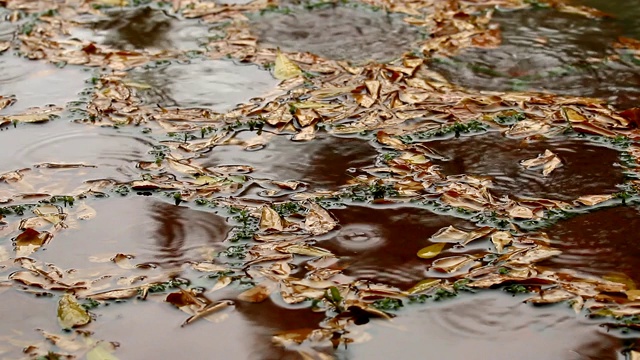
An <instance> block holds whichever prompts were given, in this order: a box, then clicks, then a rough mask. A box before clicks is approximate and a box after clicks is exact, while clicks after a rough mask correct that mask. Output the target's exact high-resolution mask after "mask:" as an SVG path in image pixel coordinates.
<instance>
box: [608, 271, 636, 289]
mask: <svg viewBox="0 0 640 360" xmlns="http://www.w3.org/2000/svg"><path fill="white" fill-rule="evenodd" d="M602 278H603V279H604V280H607V281H611V282H615V283H618V284H624V285H626V287H627V289H628V290H636V289H637V288H636V283H635V282H634V281H633V279H632V278H630V277H629V276H628V275H627V274H625V273H610V274H606V275H604V276H603V277H602Z"/></svg>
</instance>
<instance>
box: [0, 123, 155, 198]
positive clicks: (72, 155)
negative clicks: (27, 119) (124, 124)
mask: <svg viewBox="0 0 640 360" xmlns="http://www.w3.org/2000/svg"><path fill="white" fill-rule="evenodd" d="M0 143H2V145H3V150H4V156H5V157H4V160H3V161H2V163H0V174H1V173H5V172H8V171H14V170H17V169H24V168H31V169H32V170H33V171H30V172H26V173H25V179H24V180H25V181H23V182H19V183H16V184H15V185H14V186H16V187H17V188H18V189H20V191H19V192H22V193H26V192H45V193H51V194H54V195H62V194H64V195H66V194H69V193H71V192H72V191H74V189H76V188H79V187H81V186H83V184H84V182H85V181H88V180H96V179H105V178H108V179H113V180H117V181H122V182H126V181H131V180H134V179H136V178H138V177H139V170H137V169H136V168H135V163H136V161H139V160H140V159H141V158H146V157H148V156H149V155H147V153H148V151H149V150H150V149H151V148H152V144H151V142H150V140H149V139H148V138H144V137H142V136H139V133H138V134H136V133H135V132H133V131H131V129H122V130H118V131H114V130H113V129H106V128H96V127H89V126H84V125H79V124H73V123H69V122H68V121H66V120H65V119H58V120H56V121H50V122H48V123H45V124H25V125H19V127H18V128H16V129H14V128H12V127H9V128H7V129H5V130H3V131H0ZM43 163H57V164H82V165H86V166H88V167H80V168H72V169H52V168H46V167H40V168H37V169H36V168H34V166H37V165H39V164H43ZM7 186H8V185H7V184H5V183H2V184H0V189H2V188H6V187H7Z"/></svg>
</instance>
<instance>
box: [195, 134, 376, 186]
mask: <svg viewBox="0 0 640 360" xmlns="http://www.w3.org/2000/svg"><path fill="white" fill-rule="evenodd" d="M265 135H266V134H265ZM255 136H256V133H255V132H251V131H242V132H239V133H238V134H237V135H236V139H237V140H239V141H250V139H251V138H253V137H255ZM268 136H270V137H269V139H268V142H267V144H266V146H265V147H264V148H261V149H260V150H254V151H248V150H244V146H241V145H225V146H220V147H216V148H214V149H213V151H212V152H211V153H210V154H209V155H208V158H207V159H206V160H205V161H204V166H205V167H214V166H219V165H249V166H251V167H253V169H254V172H252V173H251V174H249V175H250V176H251V177H253V178H257V179H270V180H279V181H285V180H298V181H303V182H305V183H308V184H310V185H312V186H313V187H319V188H325V189H335V188H336V187H337V186H341V185H345V184H346V183H347V181H348V180H349V179H351V178H352V177H353V176H352V175H351V174H350V173H349V169H351V168H359V167H363V166H366V165H371V164H373V163H374V161H375V157H376V155H377V154H378V153H377V152H376V150H375V149H374V148H373V147H372V146H371V145H369V144H368V143H367V142H365V141H363V140H359V139H350V138H340V137H333V136H329V135H319V136H318V138H316V139H314V140H312V141H308V142H295V141H291V140H289V138H290V137H289V136H282V135H281V136H277V135H272V134H269V135H268Z"/></svg>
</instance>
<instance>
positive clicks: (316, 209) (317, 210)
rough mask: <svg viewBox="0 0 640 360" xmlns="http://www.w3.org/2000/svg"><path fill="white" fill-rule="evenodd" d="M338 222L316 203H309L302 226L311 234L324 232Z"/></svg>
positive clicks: (331, 228)
mask: <svg viewBox="0 0 640 360" xmlns="http://www.w3.org/2000/svg"><path fill="white" fill-rule="evenodd" d="M336 226H338V223H337V222H336V221H335V220H334V219H333V217H332V216H331V214H329V212H328V211H327V210H325V209H323V208H322V207H321V206H320V205H318V204H316V203H311V204H309V214H308V215H307V217H306V218H305V220H304V227H305V229H306V230H307V231H309V232H310V233H311V234H313V235H322V234H326V233H328V232H329V231H331V230H333V229H334V228H335V227H336Z"/></svg>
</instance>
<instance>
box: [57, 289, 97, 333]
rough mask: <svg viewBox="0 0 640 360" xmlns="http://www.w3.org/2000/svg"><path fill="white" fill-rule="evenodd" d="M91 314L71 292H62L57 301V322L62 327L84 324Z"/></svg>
mask: <svg viewBox="0 0 640 360" xmlns="http://www.w3.org/2000/svg"><path fill="white" fill-rule="evenodd" d="M90 321H91V316H90V315H89V313H88V312H87V310H85V309H84V308H83V307H82V306H81V305H80V304H78V302H77V301H76V298H75V297H74V296H73V295H71V294H64V295H62V297H61V298H60V300H59V301H58V322H59V323H60V326H62V327H63V328H64V329H70V328H74V327H78V326H82V325H86V324H88V323H89V322H90Z"/></svg>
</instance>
